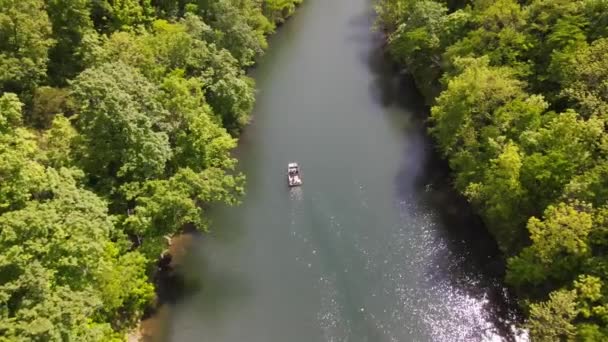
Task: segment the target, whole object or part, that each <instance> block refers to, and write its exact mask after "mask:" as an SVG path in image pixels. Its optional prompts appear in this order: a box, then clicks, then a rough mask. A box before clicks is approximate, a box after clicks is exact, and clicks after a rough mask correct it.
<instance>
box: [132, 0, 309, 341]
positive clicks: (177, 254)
mask: <svg viewBox="0 0 608 342" xmlns="http://www.w3.org/2000/svg"><path fill="white" fill-rule="evenodd" d="M303 2H304V1H303V0H293V1H288V2H277V5H275V7H273V5H272V4H271V3H272V1H269V2H265V3H264V4H266V5H265V6H264V8H263V12H264V13H265V15H266V16H267V17H268V19H269V20H271V21H272V22H273V24H274V25H276V28H277V29H278V28H280V27H281V26H282V25H283V24H284V23H285V22H287V21H288V20H289V19H290V18H291V17H292V16H293V15H294V14H295V13H296V10H297V8H298V7H299V6H300V5H301V4H302V3H303ZM269 4H270V5H269ZM279 4H280V5H281V6H282V7H281V6H278V5H279ZM277 6H278V7H277ZM274 33H275V31H274V29H273V31H272V32H271V33H270V34H269V35H268V36H272V34H274ZM268 36H267V37H268ZM256 64H257V62H255V63H252V64H251V65H250V66H249V67H247V72H248V73H250V72H251V71H252V70H254V69H255V66H256ZM242 128H245V127H241V128H239V129H242ZM203 234H204V233H203ZM201 237H202V235H201V232H199V231H197V230H196V229H192V227H190V229H189V231H181V232H179V234H178V235H175V236H173V237H171V239H170V240H169V243H168V248H167V249H166V250H165V251H164V252H163V253H162V255H161V258H160V259H159V260H158V261H157V263H156V271H155V272H154V274H153V283H154V286H155V300H154V304H153V305H152V306H150V307H148V308H147V309H146V312H145V314H144V316H143V318H142V321H141V322H140V324H139V325H138V327H137V328H136V329H135V330H134V331H133V332H131V333H129V336H128V340H129V341H143V342H155V341H162V340H164V338H163V337H162V332H163V331H164V330H165V329H166V327H165V326H164V324H165V323H166V321H167V319H168V310H169V308H168V307H167V305H171V304H174V303H176V302H177V301H178V300H179V299H180V298H182V297H183V296H187V295H188V293H189V291H188V284H186V280H185V279H184V277H182V276H181V275H180V272H179V267H180V264H181V263H182V262H183V260H184V256H185V255H186V253H187V251H188V250H189V249H190V248H191V247H192V244H193V241H192V240H193V239H197V238H201ZM191 286H194V287H200V286H201V285H200V284H195V285H192V284H191Z"/></svg>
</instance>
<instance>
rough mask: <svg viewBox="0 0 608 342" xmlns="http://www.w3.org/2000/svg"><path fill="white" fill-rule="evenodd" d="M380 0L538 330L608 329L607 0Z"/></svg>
mask: <svg viewBox="0 0 608 342" xmlns="http://www.w3.org/2000/svg"><path fill="white" fill-rule="evenodd" d="M465 3H466V4H469V5H466V4H465ZM376 8H377V11H378V22H377V25H378V26H379V27H381V28H382V29H384V30H385V32H386V33H387V36H388V47H389V51H390V53H391V54H392V55H393V57H394V59H395V60H396V61H398V62H400V63H402V64H404V66H405V67H406V69H407V70H408V71H409V72H411V73H412V74H413V76H414V79H415V80H416V82H417V84H418V85H419V87H420V88H421V90H422V92H423V94H424V95H425V96H426V98H427V102H429V103H431V104H433V106H432V109H431V118H430V122H429V123H430V126H431V127H430V132H431V133H432V135H433V136H434V137H435V139H436V140H437V143H438V147H439V150H440V151H441V152H442V154H443V155H444V156H445V157H446V158H447V159H448V161H449V164H450V167H451V168H452V169H453V171H454V172H455V174H454V178H455V186H456V188H457V189H458V190H459V191H461V192H462V193H463V194H464V195H465V196H466V197H467V198H468V199H469V200H470V201H471V203H472V204H473V205H474V207H475V208H476V210H477V211H478V212H479V213H480V214H481V216H482V217H483V219H484V221H485V222H486V225H487V227H488V230H489V231H490V232H491V233H492V234H493V235H494V237H495V238H496V240H497V242H498V245H499V247H500V248H501V249H502V251H503V252H504V253H505V255H506V256H507V258H508V269H507V274H506V280H507V282H508V283H509V284H510V285H512V286H513V287H515V289H516V290H517V291H518V293H519V295H520V297H521V298H522V305H523V306H524V307H526V308H527V309H528V311H529V314H530V315H529V321H528V323H527V326H528V328H529V329H530V333H531V336H532V339H533V340H535V341H560V340H562V341H566V340H577V341H603V340H606V339H607V338H608V334H607V332H608V290H606V289H605V286H604V282H605V280H606V279H608V254H607V251H608V224H607V222H608V202H607V201H608V183H607V181H606V179H608V164H607V160H608V159H607V156H608V134H606V121H607V119H606V118H607V117H608V116H607V115H608V114H607V113H608V105H607V103H608V97H607V94H608V90H607V89H608V88H607V84H608V83H606V82H607V81H606V80H607V79H608V74H606V70H608V65H607V64H606V63H607V61H608V58H606V57H607V54H608V45H607V44H608V43H607V42H608V41H607V39H606V36H607V35H608V31H607V30H606V23H607V22H608V2H607V1H605V0H577V1H569V0H530V1H515V0H498V1H490V0H476V1H470V2H464V1H461V2H457V3H454V2H451V1H431V0H378V1H377V2H376ZM541 216H542V219H539V218H538V217H541ZM547 298H548V300H547ZM543 300H545V301H544V302H543Z"/></svg>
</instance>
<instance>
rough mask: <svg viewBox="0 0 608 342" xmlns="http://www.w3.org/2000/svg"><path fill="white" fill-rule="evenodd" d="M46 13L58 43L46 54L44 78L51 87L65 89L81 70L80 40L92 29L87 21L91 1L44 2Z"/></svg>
mask: <svg viewBox="0 0 608 342" xmlns="http://www.w3.org/2000/svg"><path fill="white" fill-rule="evenodd" d="M46 6H47V7H46V10H47V13H48V16H49V19H50V21H51V23H52V27H53V36H54V37H56V39H57V43H56V44H55V46H53V48H52V49H51V50H50V51H49V59H50V61H49V68H48V72H47V74H48V75H49V78H50V79H51V81H52V83H54V84H56V85H60V86H65V85H66V84H65V83H66V80H67V79H70V78H73V77H74V76H76V74H77V73H79V72H80V71H82V69H83V68H84V64H83V55H82V53H83V51H82V40H83V38H84V36H85V34H87V32H90V31H91V30H92V29H93V24H92V21H91V19H90V1H87V0H47V1H46Z"/></svg>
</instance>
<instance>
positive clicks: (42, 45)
mask: <svg viewBox="0 0 608 342" xmlns="http://www.w3.org/2000/svg"><path fill="white" fill-rule="evenodd" d="M53 44H54V40H53V39H52V37H51V23H50V22H49V19H48V16H47V14H46V12H45V10H44V1H43V0H2V1H0V90H1V91H6V92H16V93H21V92H25V91H28V92H31V91H32V90H33V89H34V87H35V86H36V85H38V84H39V83H40V82H41V81H42V80H44V78H45V74H46V67H47V62H48V51H49V49H50V48H51V47H52V46H53Z"/></svg>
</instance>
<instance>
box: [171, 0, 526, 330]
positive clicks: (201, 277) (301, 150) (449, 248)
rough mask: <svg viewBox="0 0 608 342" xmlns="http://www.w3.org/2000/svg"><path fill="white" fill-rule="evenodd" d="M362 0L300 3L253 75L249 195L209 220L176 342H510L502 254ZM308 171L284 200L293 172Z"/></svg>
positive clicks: (246, 151) (187, 263)
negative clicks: (444, 158)
mask: <svg viewBox="0 0 608 342" xmlns="http://www.w3.org/2000/svg"><path fill="white" fill-rule="evenodd" d="M372 21H373V16H372V10H371V4H370V2H369V1H368V0H306V2H305V4H304V5H303V6H302V7H301V8H300V9H299V11H298V13H297V14H296V16H295V17H294V18H293V19H291V20H290V21H289V22H288V23H287V24H286V25H284V26H283V27H282V28H281V29H280V30H279V33H278V34H277V35H276V36H274V37H273V38H272V40H271V48H270V50H269V52H268V54H267V55H266V56H265V57H264V58H263V59H262V60H261V63H260V64H259V66H258V67H257V68H256V70H255V72H254V77H255V78H256V80H257V85H258V89H259V92H258V95H257V106H256V109H255V113H254V121H253V123H252V124H251V126H249V127H248V128H247V130H246V132H245V134H244V136H243V138H242V140H241V146H240V147H239V150H238V155H239V158H240V161H241V162H240V167H241V169H242V171H243V172H244V173H245V174H246V175H247V178H248V188H247V191H248V193H247V195H246V196H245V198H244V199H243V204H242V205H241V206H239V207H235V208H218V209H216V210H215V211H214V213H213V217H212V219H213V225H212V229H213V233H212V234H211V235H207V236H202V237H199V238H196V239H195V241H194V243H193V244H192V246H191V250H190V253H189V254H188V255H187V257H186V258H185V260H184V264H183V265H182V269H181V273H182V275H183V277H185V278H186V281H187V282H188V283H190V284H198V285H197V286H195V287H194V289H193V290H191V291H190V292H188V293H187V294H184V295H183V297H182V298H181V299H179V300H177V302H176V303H175V304H173V305H171V306H169V307H168V309H166V311H165V312H168V313H167V314H166V317H168V318H166V330H165V331H164V335H163V337H162V339H165V340H167V341H213V342H243V341H247V342H275V341H276V342H283V341H285V342H316V341H324V342H325V341H352V342H359V341H369V342H376V341H378V342H383V341H387V342H388V341H450V342H451V341H481V340H497V341H499V340H510V339H513V335H512V334H510V333H509V331H510V329H511V325H512V321H513V319H514V318H513V317H514V315H513V314H512V313H511V312H510V310H509V309H508V308H509V305H508V303H507V300H506V299H505V298H507V295H506V294H505V293H506V291H505V290H504V289H503V287H502V285H501V284H500V282H499V280H498V279H500V277H501V272H502V269H503V265H502V264H501V261H500V258H499V257H498V256H497V252H496V247H495V245H494V243H493V242H492V240H491V239H490V238H489V237H488V236H487V234H486V233H485V232H484V230H483V228H482V227H481V225H480V223H479V221H478V219H476V218H475V217H474V216H473V215H471V214H470V211H469V209H468V207H467V206H466V205H463V202H462V201H461V200H460V199H459V198H458V197H457V196H455V195H454V194H453V193H452V192H451V191H450V186H449V183H450V180H449V179H448V178H447V173H446V171H445V165H443V164H442V163H441V162H438V161H437V160H436V158H435V157H434V156H435V153H434V152H433V149H432V146H431V144H430V141H429V139H428V138H427V137H426V135H425V128H424V117H425V115H426V113H425V111H426V109H425V108H424V106H423V105H422V99H421V97H420V95H419V94H418V93H417V92H416V90H415V88H414V87H413V85H412V84H411V82H409V81H407V79H403V78H400V77H398V76H397V73H396V72H395V71H393V70H391V68H390V66H389V63H388V62H387V61H386V60H385V59H384V58H383V55H382V52H381V43H382V39H381V37H379V36H378V35H377V34H374V33H372V32H371V31H370V27H371V23H372ZM290 161H298V162H299V163H300V164H301V166H302V176H303V181H304V185H303V186H302V187H301V188H298V189H292V190H289V189H288V188H287V186H286V176H285V169H286V166H287V163H288V162H290Z"/></svg>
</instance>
